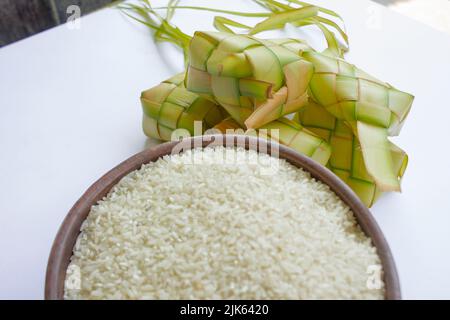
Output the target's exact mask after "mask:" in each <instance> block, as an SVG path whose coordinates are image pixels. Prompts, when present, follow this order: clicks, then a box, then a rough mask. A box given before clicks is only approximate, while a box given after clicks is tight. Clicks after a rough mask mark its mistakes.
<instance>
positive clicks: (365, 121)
mask: <svg viewBox="0 0 450 320" xmlns="http://www.w3.org/2000/svg"><path fill="white" fill-rule="evenodd" d="M281 45H282V46H283V47H286V48H290V49H291V50H292V51H293V52H297V53H298V54H299V55H301V56H302V57H303V58H305V59H306V60H308V61H309V62H311V63H312V64H313V65H314V74H313V76H312V79H311V82H310V83H309V90H308V93H309V96H310V97H311V99H313V100H314V101H316V102H317V103H318V104H320V105H321V106H323V107H324V108H325V109H326V110H327V111H328V112H329V113H331V114H332V115H334V116H335V117H337V118H338V119H340V120H343V121H345V123H346V124H347V125H349V127H350V128H351V129H352V131H353V133H354V134H355V135H356V136H357V137H358V140H359V142H360V145H361V150H362V155H363V158H364V163H365V166H366V169H367V172H368V173H369V174H370V175H371V176H372V178H373V179H374V180H375V182H376V183H377V185H378V186H379V188H380V189H381V190H382V191H400V184H399V181H398V177H397V174H396V173H395V171H396V170H395V168H394V165H395V164H394V163H393V162H392V160H391V157H390V152H391V144H390V142H389V141H388V139H387V137H388V136H391V135H398V134H399V132H400V129H401V127H402V125H403V123H404V121H405V119H406V116H407V115H408V113H409V110H410V108H411V105H412V102H413V100H414V97H413V96H412V95H410V94H408V93H406V92H402V91H400V90H397V89H396V88H394V87H392V86H391V85H389V84H387V83H385V82H382V81H380V80H378V79H376V78H374V77H372V76H371V75H369V74H367V73H365V72H364V71H362V70H360V69H358V68H357V67H355V66H354V65H352V64H350V63H348V62H346V61H345V60H343V59H341V58H338V57H332V56H328V55H324V54H321V53H318V52H315V51H314V50H312V49H310V48H309V49H308V48H305V47H304V46H303V45H304V44H303V43H300V48H299V44H298V43H297V41H296V40H295V39H291V40H286V42H284V43H281Z"/></svg>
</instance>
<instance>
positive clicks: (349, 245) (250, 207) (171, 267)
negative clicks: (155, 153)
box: [65, 147, 384, 299]
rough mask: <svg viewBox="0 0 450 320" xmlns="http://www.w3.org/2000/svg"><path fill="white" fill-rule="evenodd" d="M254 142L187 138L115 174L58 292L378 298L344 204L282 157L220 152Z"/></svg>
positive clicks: (368, 251)
mask: <svg viewBox="0 0 450 320" xmlns="http://www.w3.org/2000/svg"><path fill="white" fill-rule="evenodd" d="M254 153H256V152H254V151H246V150H243V149H234V148H223V147H217V148H207V149H203V150H202V149H196V150H193V151H186V152H184V153H182V154H181V155H174V156H167V157H164V158H163V159H159V160H158V161H156V162H154V163H149V164H146V165H144V166H142V168H141V169H140V170H137V171H134V172H132V173H130V174H129V175H127V176H126V177H124V178H123V179H122V180H121V181H120V182H119V183H118V184H117V185H116V186H115V187H114V188H113V189H112V190H111V192H110V193H109V194H108V196H107V197H106V198H105V199H103V200H102V201H100V202H99V203H98V204H97V205H95V206H93V207H92V209H91V212H90V214H89V216H88V217H87V219H86V221H85V223H83V226H82V232H81V234H80V236H79V238H78V241H77V245H76V246H75V248H74V254H73V257H72V260H71V264H70V268H69V271H68V273H67V277H66V290H65V298H66V299H351V298H358V299H382V298H383V295H384V289H383V283H382V282H380V288H378V289H373V288H368V286H367V281H368V277H369V275H368V274H367V270H368V268H369V266H374V265H375V266H377V265H380V260H379V257H378V255H377V253H376V250H375V248H374V246H373V245H372V244H371V240H370V239H369V238H368V237H366V236H365V235H364V233H363V232H362V231H361V229H360V228H359V226H358V225H357V223H356V220H355V218H354V216H353V214H352V212H351V211H350V210H349V208H348V207H347V206H346V205H345V204H344V203H343V202H342V201H341V200H340V199H339V198H338V197H337V196H336V195H335V194H334V193H333V192H332V191H331V190H330V189H329V188H328V186H326V185H325V184H323V183H321V182H318V181H316V180H314V179H313V178H311V176H310V175H309V173H307V172H305V171H304V170H301V169H298V168H296V167H294V166H292V165H290V164H289V163H287V162H286V161H284V160H280V163H279V164H278V167H277V168H278V171H277V172H276V174H272V175H267V174H261V172H260V171H259V170H258V165H255V164H254V163H249V161H247V162H246V161H240V163H239V164H236V163H234V164H224V163H223V161H221V160H223V156H224V154H225V155H226V156H227V157H228V156H230V157H231V158H233V157H237V158H239V159H241V160H243V159H245V158H246V157H248V155H250V156H252V157H254V156H255V154H254ZM192 157H194V158H195V159H196V162H195V164H193V165H192V164H186V163H187V162H188V161H189V160H191V159H192ZM263 157H266V158H267V159H265V161H269V162H274V161H278V160H277V159H274V158H270V157H269V156H265V155H264V156H263ZM227 159H228V158H227ZM77 277H78V278H79V279H74V278H77ZM77 280H79V281H78V282H77ZM74 283H75V284H78V286H74Z"/></svg>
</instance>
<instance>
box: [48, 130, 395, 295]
mask: <svg viewBox="0 0 450 320" xmlns="http://www.w3.org/2000/svg"><path fill="white" fill-rule="evenodd" d="M225 137H226V138H225ZM225 144H226V145H227V146H239V147H244V148H246V149H254V150H258V152H265V153H268V154H273V153H274V152H278V156H279V157H280V158H282V159H285V160H287V161H288V162H290V163H291V164H293V165H295V166H297V167H300V168H303V169H304V170H306V171H309V172H310V173H311V175H312V176H313V177H314V178H316V179H318V180H320V181H322V182H323V183H325V184H327V185H328V186H329V187H330V188H331V189H332V190H333V191H334V192H335V193H336V194H337V195H338V196H339V197H340V198H341V199H342V200H343V201H344V202H345V203H346V204H347V205H348V206H349V207H350V208H351V210H352V211H353V213H354V214H355V216H356V219H357V220H358V222H359V224H360V226H361V228H362V229H363V231H364V232H365V233H366V234H367V235H368V236H369V237H370V238H371V239H372V241H373V243H374V245H375V246H376V248H377V250H378V254H379V256H380V259H381V262H382V266H383V270H384V275H383V276H384V282H385V288H386V295H385V298H386V299H400V298H401V295H400V284H399V279H398V275H397V270H396V267H395V263H394V260H393V258H392V254H391V251H390V249H389V246H388V244H387V242H386V240H385V238H384V236H383V233H382V232H381V230H380V228H379V227H378V225H377V223H376V221H375V220H374V218H373V217H372V215H371V213H370V211H369V210H368V209H367V208H366V207H365V206H364V204H363V203H362V202H361V201H360V200H359V198H358V197H357V196H356V194H355V193H354V192H353V191H352V190H351V189H350V188H349V187H348V186H347V185H346V184H345V183H343V182H342V181H341V180H340V179H339V178H338V177H337V176H336V175H334V174H333V173H332V172H331V171H329V170H328V169H327V168H325V167H323V166H321V165H320V164H318V163H316V162H314V161H313V160H311V159H309V158H307V157H305V156H303V155H301V154H299V153H298V152H296V151H294V150H292V149H290V148H288V147H285V146H282V145H278V144H276V143H271V142H267V141H266V140H262V139H258V138H254V137H248V136H238V135H227V136H222V135H211V136H199V137H193V138H186V139H184V140H183V148H184V150H186V149H192V148H196V147H203V148H206V147H208V146H217V145H225ZM263 145H264V146H265V148H264V149H262V150H261V146H263ZM175 146H177V147H176V149H179V147H180V145H179V142H177V141H175V142H168V143H163V144H161V145H158V146H156V147H153V148H151V149H147V150H145V151H142V152H140V153H138V154H136V155H134V156H132V157H131V158H129V159H128V160H125V161H124V162H122V163H121V164H119V165H118V166H117V167H115V168H114V169H112V170H111V171H109V172H108V173H106V174H105V175H104V176H103V177H101V178H100V179H99V180H98V181H97V182H95V183H94V184H93V185H92V186H91V187H90V188H89V189H88V190H87V191H86V192H85V193H84V194H83V196H82V197H81V198H80V199H79V200H78V201H77V202H76V203H75V205H74V206H73V208H72V209H71V210H70V211H69V213H68V214H67V216H66V218H65V219H64V221H63V223H62V225H61V227H60V229H59V231H58V234H57V235H56V238H55V240H54V243H53V247H52V249H51V253H50V257H49V260H48V265H47V275H46V280H45V299H63V295H64V279H65V276H66V269H67V266H68V264H69V262H70V257H71V256H72V249H73V246H74V244H75V241H76V239H77V236H78V234H79V233H80V226H81V224H82V222H83V221H84V220H85V219H86V217H87V215H88V214H89V211H90V208H91V206H92V205H94V204H96V203H97V202H98V201H99V200H100V199H102V198H103V197H104V196H105V195H106V194H107V193H108V192H109V191H110V190H111V188H112V187H113V186H114V185H115V184H117V183H118V182H119V180H120V179H122V177H124V176H125V175H127V174H128V173H130V172H131V171H134V170H136V169H139V168H140V167H141V165H142V164H144V163H148V162H150V161H156V160H157V159H158V158H160V157H162V156H164V155H168V154H171V153H172V152H174V151H173V150H174V147H175ZM255 146H257V148H256V147H255ZM175 152H180V151H175Z"/></svg>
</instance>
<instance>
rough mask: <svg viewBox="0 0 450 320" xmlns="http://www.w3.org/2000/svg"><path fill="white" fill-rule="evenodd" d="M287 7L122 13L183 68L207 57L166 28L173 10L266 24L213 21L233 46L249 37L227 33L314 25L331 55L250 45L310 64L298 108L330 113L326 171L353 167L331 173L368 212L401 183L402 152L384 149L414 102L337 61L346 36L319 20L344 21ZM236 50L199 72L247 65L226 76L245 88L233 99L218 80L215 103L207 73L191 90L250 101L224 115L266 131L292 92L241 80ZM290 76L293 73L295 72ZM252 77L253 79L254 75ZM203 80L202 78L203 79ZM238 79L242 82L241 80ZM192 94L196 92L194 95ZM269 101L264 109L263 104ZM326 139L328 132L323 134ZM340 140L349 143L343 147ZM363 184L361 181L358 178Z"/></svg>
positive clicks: (293, 44)
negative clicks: (166, 46) (340, 162)
mask: <svg viewBox="0 0 450 320" xmlns="http://www.w3.org/2000/svg"><path fill="white" fill-rule="evenodd" d="M284 1H286V2H287V4H283V3H281V2H280V1H276V0H255V2H257V3H258V4H259V5H261V6H262V7H265V8H266V9H268V10H269V11H271V13H247V12H245V13H244V12H242V13H241V12H236V11H227V10H218V9H211V8H202V7H178V6H176V4H177V2H178V1H176V0H175V1H170V3H169V6H168V7H167V9H168V11H167V15H166V18H163V17H162V16H160V15H159V14H157V13H156V12H155V10H154V9H153V8H152V7H151V5H150V3H149V2H148V1H147V0H142V3H144V5H143V6H142V7H139V6H133V5H130V6H129V7H127V8H124V9H125V10H131V11H133V12H135V13H137V14H138V15H139V16H140V17H141V18H143V20H139V19H137V20H138V21H140V22H142V23H144V24H146V25H148V26H149V27H150V28H152V29H153V30H156V32H155V34H154V35H155V39H156V40H157V41H169V42H172V43H174V44H176V45H178V46H180V47H181V48H182V49H183V51H184V54H185V62H186V64H187V62H188V59H187V57H188V55H189V51H191V53H193V54H194V55H195V54H198V53H199V54H200V56H201V55H202V54H203V55H204V56H205V55H206V56H207V57H206V60H208V59H209V55H210V52H208V53H205V52H203V51H202V50H203V49H204V47H203V49H202V46H194V48H192V47H193V46H192V43H191V44H189V39H190V36H189V35H187V34H184V33H183V32H181V30H179V29H178V28H177V27H175V26H173V25H171V24H170V23H169V20H170V18H171V16H172V15H173V11H174V9H176V8H184V9H197V10H206V11H213V12H221V13H226V14H232V15H237V16H246V17H263V18H265V20H264V21H262V22H260V23H258V24H257V25H256V26H255V27H249V26H247V25H244V24H241V23H239V22H235V21H233V20H230V19H228V18H224V17H216V18H215V20H214V26H215V27H216V28H217V29H218V30H220V31H225V34H224V35H223V38H225V37H227V38H228V37H232V36H234V37H235V39H237V38H241V39H242V37H247V39H246V40H248V39H249V38H248V37H249V36H248V35H239V36H237V35H235V34H234V31H233V30H231V29H230V28H229V27H234V28H240V29H244V30H247V34H256V33H259V32H261V31H266V30H274V29H282V28H283V27H284V25H285V24H286V23H291V24H292V25H294V26H298V27H301V26H305V25H316V26H318V27H319V28H320V30H321V31H322V32H323V34H324V36H325V38H326V41H327V45H328V48H327V49H326V50H325V51H324V52H323V53H318V52H316V51H314V50H313V49H312V48H310V47H309V46H308V45H307V44H306V43H305V42H303V41H300V40H297V39H287V40H286V39H272V40H258V39H255V38H253V39H252V40H255V41H257V42H259V43H260V44H261V46H265V47H266V48H269V47H277V48H279V47H282V48H286V49H288V50H290V51H291V52H292V53H294V54H296V55H297V56H298V57H299V58H300V61H303V62H306V61H307V62H309V63H311V64H312V65H313V70H314V71H313V74H312V76H311V81H309V82H308V85H307V93H308V94H307V95H305V94H304V92H303V91H302V92H303V94H302V95H301V97H302V100H303V101H302V103H303V104H305V103H306V104H307V106H309V104H308V103H307V102H306V101H307V99H309V100H314V102H315V103H317V106H320V108H322V110H323V111H325V110H327V113H326V114H327V115H332V117H333V118H334V119H335V121H336V123H337V125H336V130H334V131H333V132H332V133H331V132H330V131H329V134H331V135H332V136H333V137H334V139H333V141H334V144H335V148H333V150H332V152H333V155H332V158H331V159H332V160H331V161H330V163H329V164H328V166H329V167H331V163H332V162H335V161H337V159H347V160H351V163H352V164H358V166H355V167H351V168H350V169H349V168H348V166H347V167H342V168H344V169H342V168H341V169H337V168H334V169H333V171H335V173H336V174H337V175H339V176H340V177H341V178H342V179H343V180H345V181H346V182H347V183H348V184H349V185H350V186H351V187H352V188H353V189H355V191H357V193H358V194H359V195H360V197H361V198H364V197H365V198H364V199H363V201H364V202H365V203H366V204H368V205H369V206H370V205H371V204H372V203H373V201H374V200H375V199H376V198H377V196H378V195H379V194H380V193H381V191H389V190H395V191H399V190H400V185H399V180H400V178H401V176H402V175H403V173H404V170H405V168H406V164H407V156H406V154H405V153H404V152H403V151H402V150H401V149H399V148H398V147H396V146H395V145H393V144H392V143H391V142H389V140H388V139H387V137H388V135H396V134H398V133H399V131H400V128H401V126H402V124H403V122H404V119H405V118H406V116H407V114H408V112H409V109H410V107H411V104H412V101H413V96H412V95H410V94H407V93H404V92H401V91H399V90H397V89H395V88H393V87H392V86H390V85H389V84H387V83H384V82H382V81H379V80H377V79H375V78H373V77H372V76H370V75H368V74H366V73H364V72H362V71H361V70H360V69H358V68H356V67H355V66H353V65H351V64H348V63H347V62H345V60H343V59H341V58H342V55H343V53H344V52H346V51H347V50H348V38H347V35H346V33H345V29H341V28H340V27H339V26H338V25H337V24H336V23H335V22H334V21H332V20H330V19H328V17H323V16H321V15H319V14H325V15H328V16H330V17H333V18H338V19H339V20H341V21H342V18H341V17H340V16H339V15H337V14H336V13H335V12H333V11H331V10H328V9H325V8H321V7H317V6H311V5H310V4H308V3H305V2H303V1H298V0H284ZM228 26H229V27H228ZM329 28H333V29H335V30H336V31H338V33H339V34H340V35H341V37H342V39H343V40H344V41H345V43H346V44H347V46H343V45H341V43H339V41H338V40H337V38H336V37H335V35H334V33H333V32H331V31H330V30H329ZM199 34H203V35H206V34H207V33H205V32H203V33H199ZM196 35H197V34H196ZM194 38H195V37H194ZM213 38H214V37H213ZM215 38H216V39H215V40H219V42H220V41H222V40H221V39H220V35H218V34H217V33H216V34H215ZM218 38H219V39H218ZM213 42H214V41H213ZM241 45H242V43H239V42H236V43H234V44H233V45H232V50H230V51H229V52H227V51H226V50H225V53H224V52H220V53H218V54H217V55H216V57H215V59H212V62H211V64H212V66H211V70H208V65H206V67H205V68H204V70H206V71H211V72H212V73H214V72H215V73H216V74H217V75H219V77H220V76H221V75H222V71H223V70H224V69H225V70H232V71H236V70H233V69H236V67H242V66H244V68H240V69H239V70H238V71H239V72H244V74H231V75H232V76H230V77H229V78H237V79H239V81H240V82H242V86H241V85H240V83H239V82H238V85H237V86H235V87H234V88H235V90H234V91H233V90H231V91H230V92H232V94H231V98H230V96H228V93H226V92H225V93H224V91H226V90H223V88H230V86H229V83H230V82H232V81H229V79H228V80H226V81H220V80H222V79H220V80H219V81H218V82H217V86H216V88H217V87H218V88H219V89H220V90H219V91H221V92H219V94H218V96H219V98H220V99H219V100H221V101H218V99H216V98H217V97H216V96H215V95H216V93H218V92H216V93H215V92H214V90H213V89H212V85H211V77H208V75H209V76H211V75H210V74H209V72H197V74H195V75H194V80H195V81H194V83H195V84H196V85H197V86H198V88H199V89H200V91H198V94H199V95H201V96H203V97H204V98H205V99H207V100H210V101H212V102H214V103H217V102H221V104H227V102H229V101H227V99H231V101H234V102H236V101H237V100H236V99H235V98H236V96H237V95H239V103H236V104H235V106H237V105H239V106H241V103H242V101H241V99H242V100H243V103H244V106H250V104H249V103H248V101H250V102H251V103H252V104H253V105H252V106H250V107H249V108H248V109H247V110H242V109H244V108H228V110H231V111H232V112H231V113H230V115H231V116H233V117H234V119H235V120H237V121H239V126H245V125H247V126H248V127H258V126H264V125H263V124H266V125H267V124H268V122H269V121H271V120H273V119H276V115H277V112H279V113H278V117H280V116H281V117H283V116H282V114H287V113H288V112H286V110H285V109H284V105H283V103H284V102H286V100H285V99H287V95H288V92H289V90H287V86H285V88H283V87H280V88H279V89H278V90H277V91H276V90H274V88H276V83H277V82H276V81H274V82H272V83H271V85H272V87H271V88H268V85H267V83H258V85H257V84H256V82H255V81H248V80H255V77H254V76H253V73H252V76H250V77H244V75H245V72H247V74H248V72H249V70H248V69H249V68H248V64H246V63H245V59H242V55H239V53H242V52H240V51H239V50H238V49H239V46H241ZM219 46H220V43H217V42H216V43H215V44H214V47H217V48H218V47H219ZM244 46H245V41H244ZM236 48H237V50H236ZM196 49H199V51H197V53H196V52H195V50H196ZM233 50H235V51H233ZM219 51H222V50H219ZM228 53H231V56H232V57H231V59H230V58H229V55H228ZM243 56H244V58H247V57H246V55H245V53H244V54H243ZM203 59H205V57H203ZM206 60H205V61H206ZM274 61H275V62H276V60H273V61H272V62H274ZM279 61H280V60H279ZM268 62H270V61H269V60H265V59H261V60H259V62H258V66H259V68H260V70H263V72H264V70H271V66H272V64H270V63H268ZM304 65H307V64H304ZM224 66H225V68H224ZM255 66H256V65H255ZM258 66H256V67H258ZM293 70H295V68H294V69H293ZM305 70H306V69H305ZM318 70H319V71H318ZM188 71H191V72H188V76H187V79H189V76H190V75H192V73H196V71H198V70H196V69H195V68H192V69H191V70H189V68H188ZM201 71H203V70H201ZM251 71H252V72H253V70H251ZM257 71H259V70H257ZM283 71H284V70H283ZM205 73H206V75H207V76H205ZM298 73H299V72H298V69H297V71H294V72H293V75H294V78H295V76H296V75H297V79H303V78H304V77H302V76H299V75H298ZM239 76H242V77H241V78H239ZM273 76H274V75H273V74H272V75H271V76H269V77H268V78H269V79H270V78H272V79H277V77H273ZM281 77H282V78H283V79H284V81H286V79H287V77H286V74H281ZM278 78H279V77H278ZM241 80H242V81H241ZM226 82H229V83H226ZM263 82H265V81H263ZM269 82H270V81H269ZM293 82H295V81H293ZM291 83H292V82H291ZM269 86H270V84H269ZM208 87H209V88H210V90H207V91H206V92H201V90H202V89H204V88H208ZM291 88H293V86H291ZM317 88H319V90H317ZM192 89H193V90H197V89H196V88H192ZM241 89H242V92H241ZM324 89H325V90H324ZM301 90H304V86H302V89H301ZM261 96H263V98H261ZM233 98H234V99H233ZM224 101H225V103H224ZM266 102H269V103H267V104H266ZM303 104H302V106H303ZM260 106H265V108H259V107H260ZM302 106H300V108H302ZM227 107H229V106H227ZM252 107H253V110H252ZM306 108H307V107H305V109H306ZM300 110H301V112H300V113H299V116H297V120H298V119H299V118H300V115H301V114H305V112H302V111H303V110H302V109H300ZM250 111H253V112H250ZM324 119H325V117H324V118H320V119H315V121H316V123H315V125H316V126H321V127H324V126H325V127H326V120H324ZM300 120H301V119H300ZM272 122H273V121H272ZM272 122H270V123H272ZM281 122H283V121H281ZM224 123H226V121H224ZM222 124H223V123H222ZM309 129H311V130H312V131H314V130H313V129H315V131H320V128H312V127H311V128H309ZM338 129H342V130H338ZM324 132H325V131H323V132H322V133H324ZM316 133H317V132H316ZM339 139H341V143H336V141H338V140H339ZM345 140H346V141H347V142H345ZM348 141H351V142H352V148H349V147H348V146H349V143H348ZM356 167H358V170H355V168H356ZM361 177H362V179H360V178H361ZM363 180H364V181H365V182H367V184H361V183H360V182H361V181H363ZM356 182H358V183H356ZM352 183H353V185H352ZM358 184H359V185H358ZM362 190H364V191H362Z"/></svg>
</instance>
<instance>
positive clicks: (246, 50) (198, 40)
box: [186, 32, 313, 128]
mask: <svg viewBox="0 0 450 320" xmlns="http://www.w3.org/2000/svg"><path fill="white" fill-rule="evenodd" d="M188 55H189V65H188V67H187V74H186V88H187V89H188V90H189V91H192V92H196V93H198V94H206V95H207V96H208V97H209V98H212V99H213V100H214V101H216V102H217V103H218V104H220V105H221V106H222V107H224V108H225V110H227V112H228V113H229V114H230V115H231V116H232V117H233V118H234V120H236V121H237V122H238V123H239V124H240V125H241V126H243V125H244V123H245V126H246V127H247V128H258V127H260V126H262V125H264V124H267V123H269V122H271V121H273V120H276V119H278V118H280V117H282V116H284V115H286V114H290V113H293V112H295V111H297V110H299V109H300V108H301V107H302V106H303V105H304V104H305V103H306V101H307V94H306V89H307V86H308V83H309V81H310V79H311V76H312V72H313V68H312V64H311V63H309V62H307V61H306V60H305V59H302V58H301V57H299V56H298V54H296V53H293V52H291V51H289V50H287V49H285V48H283V47H281V46H279V45H277V44H275V43H272V42H270V41H263V40H259V39H256V38H254V37H251V36H246V35H235V34H231V33H224V32H196V33H195V34H194V37H193V38H192V40H191V44H190V47H189V53H188Z"/></svg>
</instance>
